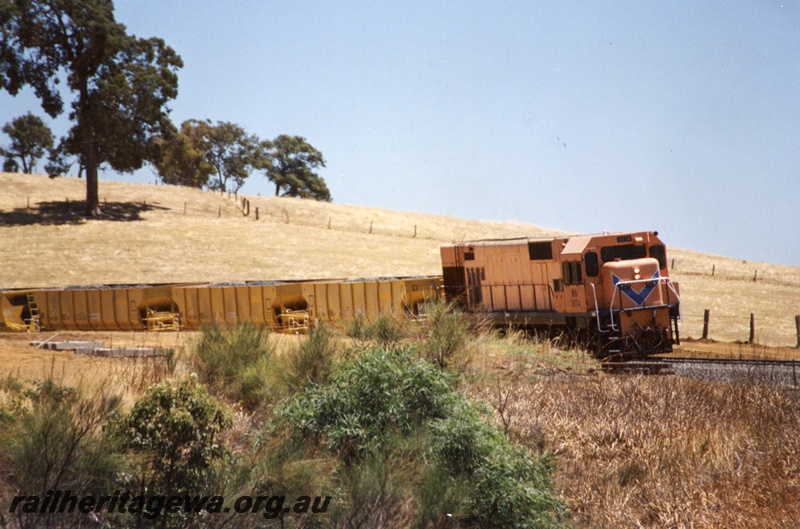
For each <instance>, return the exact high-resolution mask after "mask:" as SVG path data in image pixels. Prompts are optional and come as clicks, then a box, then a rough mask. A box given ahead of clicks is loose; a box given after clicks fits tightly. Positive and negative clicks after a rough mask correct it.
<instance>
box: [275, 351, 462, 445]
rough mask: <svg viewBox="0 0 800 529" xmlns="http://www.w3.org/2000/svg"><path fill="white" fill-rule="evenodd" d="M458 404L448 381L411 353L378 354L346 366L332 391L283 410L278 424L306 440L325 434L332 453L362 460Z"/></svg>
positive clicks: (317, 391) (319, 390)
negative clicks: (390, 438) (392, 435)
mask: <svg viewBox="0 0 800 529" xmlns="http://www.w3.org/2000/svg"><path fill="white" fill-rule="evenodd" d="M452 401H453V395H452V394H451V391H450V385H449V379H448V377H447V376H446V375H444V374H443V373H441V372H440V371H438V370H437V369H436V368H434V367H433V366H432V365H430V364H428V363H427V362H424V361H422V360H421V359H419V358H418V357H416V356H415V355H414V354H413V353H412V351H411V350H410V349H408V348H397V349H391V350H386V349H373V350H370V351H367V352H365V353H364V354H362V355H360V356H359V357H357V358H354V359H352V360H349V361H348V362H346V363H345V364H344V365H343V366H342V368H341V371H340V372H339V373H338V374H337V375H336V376H335V377H334V378H333V380H332V381H331V383H330V384H329V385H328V386H325V387H314V388H309V389H308V390H307V391H306V392H305V393H304V394H302V395H300V396H299V397H298V398H297V399H295V400H294V401H292V402H291V403H289V404H288V405H287V406H285V407H284V408H282V409H281V410H280V411H279V413H278V420H279V422H280V423H282V424H288V425H292V428H293V429H294V430H295V431H296V432H297V433H298V435H299V436H300V437H301V438H305V437H306V436H316V435H321V436H322V438H323V439H324V440H325V442H326V443H327V446H328V448H329V449H331V450H333V451H335V452H343V453H345V454H346V455H349V456H359V455H361V454H362V453H363V452H364V451H369V450H371V449H375V448H380V447H382V446H383V445H384V443H385V440H386V439H387V436H388V434H390V433H393V432H400V433H402V434H408V433H410V432H411V430H412V429H413V428H414V427H415V426H416V425H418V424H420V423H423V422H425V421H427V420H429V419H431V418H440V417H444V416H445V415H446V414H447V412H448V410H449V409H450V407H451V406H452Z"/></svg>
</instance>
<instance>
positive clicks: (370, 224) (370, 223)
mask: <svg viewBox="0 0 800 529" xmlns="http://www.w3.org/2000/svg"><path fill="white" fill-rule="evenodd" d="M369 232H370V233H372V221H369Z"/></svg>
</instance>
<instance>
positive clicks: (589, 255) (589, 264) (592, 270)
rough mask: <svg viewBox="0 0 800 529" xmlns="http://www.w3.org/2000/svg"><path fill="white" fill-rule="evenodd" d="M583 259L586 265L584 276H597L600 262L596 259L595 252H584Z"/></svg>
mask: <svg viewBox="0 0 800 529" xmlns="http://www.w3.org/2000/svg"><path fill="white" fill-rule="evenodd" d="M583 261H584V263H585V265H586V277H597V275H598V274H599V273H600V262H599V261H598V259H597V252H586V255H585V256H584V257H583Z"/></svg>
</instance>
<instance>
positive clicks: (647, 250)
mask: <svg viewBox="0 0 800 529" xmlns="http://www.w3.org/2000/svg"><path fill="white" fill-rule="evenodd" d="M441 254H442V271H443V276H444V288H445V292H446V294H447V297H448V299H455V300H456V301H457V302H458V303H459V304H460V305H461V306H462V307H463V308H464V309H465V310H467V311H469V312H479V313H483V314H487V315H488V317H489V318H490V320H491V322H492V323H494V324H509V325H520V326H525V327H532V328H545V329H550V330H552V329H558V330H562V329H563V330H565V331H570V332H575V333H577V334H579V335H581V336H582V337H584V338H585V339H587V340H588V341H589V343H590V344H591V346H592V349H594V350H595V351H597V353H598V354H599V355H600V356H603V357H609V356H620V357H629V356H644V355H649V354H656V353H665V352H669V351H671V350H672V345H673V344H675V343H678V344H679V343H680V336H679V333H678V323H679V321H680V296H679V289H678V285H677V283H674V282H672V281H670V278H669V271H668V270H667V252H666V248H665V246H664V243H663V242H661V240H660V239H659V238H658V232H637V233H614V234H602V235H582V236H574V237H556V238H546V239H545V238H537V239H529V238H520V239H504V240H485V241H471V242H461V243H456V244H449V245H445V246H443V247H442V248H441Z"/></svg>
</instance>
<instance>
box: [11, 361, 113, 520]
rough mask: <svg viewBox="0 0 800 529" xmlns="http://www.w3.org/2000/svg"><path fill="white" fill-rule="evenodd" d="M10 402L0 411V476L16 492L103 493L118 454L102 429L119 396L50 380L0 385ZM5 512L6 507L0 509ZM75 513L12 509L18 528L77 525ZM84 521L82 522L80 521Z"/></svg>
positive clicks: (109, 486) (109, 483)
mask: <svg viewBox="0 0 800 529" xmlns="http://www.w3.org/2000/svg"><path fill="white" fill-rule="evenodd" d="M6 389H7V390H8V391H10V392H12V393H13V394H14V398H13V402H12V403H11V404H10V405H9V406H8V407H6V408H5V409H3V410H2V413H0V476H2V477H3V478H4V479H6V480H8V481H7V482H6V484H7V485H9V486H10V487H11V488H12V489H13V490H14V491H15V493H17V494H25V495H28V496H32V495H38V496H39V497H40V498H44V497H45V495H46V493H47V491H51V490H69V491H71V493H72V494H74V495H76V496H84V495H92V494H94V495H98V494H107V493H108V490H113V487H114V478H115V477H116V475H117V473H118V472H119V470H120V469H121V468H122V464H121V463H122V458H121V456H120V454H119V453H118V452H117V451H116V450H115V446H114V444H113V443H111V442H109V438H108V437H107V435H106V434H105V433H104V432H103V426H104V424H105V423H106V421H107V420H108V419H109V417H111V416H112V414H113V413H114V412H115V410H117V408H118V407H119V403H120V397H119V396H118V395H116V394H113V393H111V392H110V391H108V390H107V389H106V388H105V387H104V386H102V385H101V386H100V387H99V388H98V389H96V390H94V391H92V392H91V393H89V392H87V391H86V390H84V389H83V388H81V387H78V388H71V387H66V386H63V385H60V384H59V383H57V382H55V381H54V380H53V378H52V375H51V376H50V377H49V378H47V379H46V380H44V381H43V382H39V383H37V384H36V385H35V386H34V387H33V388H25V387H24V386H22V385H21V384H18V383H17V384H13V385H10V384H6ZM0 509H3V512H6V513H7V512H8V505H5V506H2V507H0ZM81 517H85V515H81V514H77V513H74V514H69V513H56V514H52V515H48V514H44V513H35V512H34V513H21V512H20V511H19V510H18V511H17V512H16V513H15V518H16V521H17V522H18V524H19V526H20V527H45V526H54V525H56V523H62V524H67V525H70V524H75V525H76V526H77V525H80V522H79V521H78V518H81ZM85 521H86V520H84V522H85Z"/></svg>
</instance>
